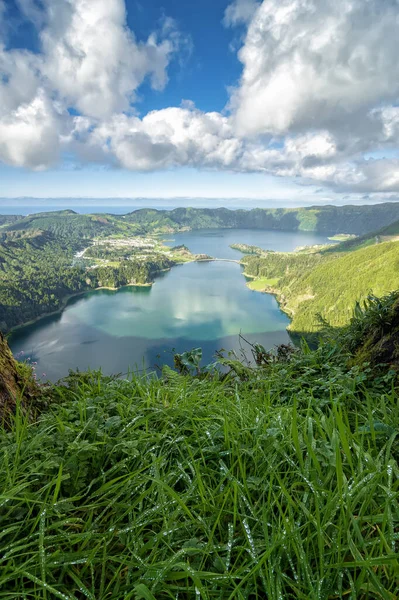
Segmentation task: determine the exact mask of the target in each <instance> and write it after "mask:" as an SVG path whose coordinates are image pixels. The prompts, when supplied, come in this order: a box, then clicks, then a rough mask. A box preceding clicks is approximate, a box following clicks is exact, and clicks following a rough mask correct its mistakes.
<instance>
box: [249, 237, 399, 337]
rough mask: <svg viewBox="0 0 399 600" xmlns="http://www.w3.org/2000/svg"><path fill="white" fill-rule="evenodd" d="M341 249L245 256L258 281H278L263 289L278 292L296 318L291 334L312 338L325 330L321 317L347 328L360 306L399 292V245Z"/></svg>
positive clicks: (358, 246) (293, 318)
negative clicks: (377, 297) (314, 334)
mask: <svg viewBox="0 0 399 600" xmlns="http://www.w3.org/2000/svg"><path fill="white" fill-rule="evenodd" d="M394 229H395V228H391V230H394ZM370 239H375V236H373V238H370ZM356 243H357V244H358V245H357V247H356V245H355V246H353V244H356ZM348 244H351V246H349V247H348ZM340 246H345V250H346V251H342V250H341V248H340ZM340 246H338V247H337V248H334V249H332V250H328V251H322V252H318V253H270V254H267V255H264V254H263V255H260V256H246V257H245V258H244V259H243V261H242V262H243V264H244V266H245V272H246V273H247V274H249V275H252V276H253V277H256V278H263V279H277V281H275V282H274V284H273V287H272V288H270V287H269V288H268V286H267V285H265V286H263V289H270V290H271V291H273V292H274V293H276V295H277V297H278V299H279V301H280V304H281V307H282V308H283V310H284V311H286V312H287V314H288V315H289V316H290V317H291V318H292V322H291V324H290V326H289V329H290V331H292V332H295V333H310V332H316V331H319V330H320V329H321V327H322V323H321V321H320V319H319V315H320V316H321V317H322V319H324V320H326V321H327V322H328V323H330V324H331V325H332V326H334V327H338V326H342V325H345V324H346V323H348V322H349V320H350V318H351V316H352V311H353V306H354V305H355V303H356V302H363V301H364V300H365V299H366V298H367V296H368V295H369V294H371V293H372V294H374V295H377V296H380V295H385V294H386V293H388V292H390V291H393V290H396V289H398V288H399V243H398V242H389V241H387V242H383V241H380V242H379V243H374V244H373V245H370V244H364V242H361V243H360V244H359V242H358V241H356V240H354V241H353V242H352V241H351V242H350V243H348V242H344V243H343V244H341V245H340ZM258 289H259V286H258Z"/></svg>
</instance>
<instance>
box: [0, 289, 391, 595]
mask: <svg viewBox="0 0 399 600" xmlns="http://www.w3.org/2000/svg"><path fill="white" fill-rule="evenodd" d="M389 303H390V304H391V308H392V306H393V304H392V302H391V300H390V299H386V300H383V301H382V303H381V307H380V308H381V309H382V313H384V311H385V308H386V307H387V306H388V304H389ZM370 310H371V311H372V312H373V315H372V314H371V312H370ZM377 312H378V309H377V308H376V306H373V307H372V308H369V309H368V310H367V311H366V312H365V313H364V312H363V311H362V314H361V315H358V317H357V318H358V319H363V321H364V323H365V322H366V321H369V322H375V321H376V320H377V321H378V319H377V316H376V313H377ZM381 318H382V320H383V321H384V322H385V320H386V319H385V317H384V316H382V317H381ZM352 325H353V324H352ZM349 337H350V333H349V331H347V332H346V334H345V344H344V346H341V345H340V341H339V338H337V337H336V338H335V339H334V340H333V341H330V342H326V343H324V344H322V345H320V347H319V348H318V349H317V350H314V351H312V350H310V349H309V348H308V347H307V346H306V345H303V346H302V348H301V349H300V350H297V351H294V352H293V351H287V350H286V349H285V350H282V351H281V353H280V355H279V354H278V353H277V354H276V355H274V356H271V355H270V353H268V357H267V360H263V361H261V362H262V367H261V368H257V369H251V368H249V367H248V366H246V365H242V367H243V369H244V371H243V372H242V374H240V373H238V372H237V370H236V369H232V371H231V372H230V374H229V375H228V376H219V375H218V374H217V372H216V371H215V370H214V369H213V370H211V371H210V372H209V374H208V375H206V374H205V376H204V374H203V373H200V374H199V375H196V376H195V377H192V376H191V375H188V374H187V375H182V374H178V373H176V372H175V371H172V370H171V369H169V368H165V369H164V374H163V378H162V379H156V378H155V377H152V376H150V375H146V376H142V377H139V376H132V377H131V378H129V379H127V380H120V379H117V378H109V377H102V376H101V374H100V373H71V375H70V377H68V378H67V379H66V380H65V381H64V382H63V384H62V385H60V386H59V387H55V388H54V389H53V397H54V403H53V405H52V407H51V409H50V410H49V411H48V412H47V413H43V415H42V417H41V419H40V420H39V422H38V423H37V424H29V423H28V420H27V419H26V418H24V416H23V415H22V414H21V413H20V411H19V410H17V413H16V415H15V419H14V422H13V427H12V430H11V431H1V430H0V520H1V523H2V531H1V536H0V590H1V592H0V596H1V595H2V596H4V598H19V597H21V598H22V597H26V598H34V599H35V600H41V599H46V598H47V599H50V598H63V599H64V600H65V598H68V599H71V600H72V599H73V600H77V599H81V598H89V599H92V600H95V599H97V598H113V599H115V600H122V599H123V600H125V599H131V600H133V599H134V600H136V599H139V598H150V599H151V598H152V599H153V598H156V600H167V599H170V598H176V597H178V598H181V599H183V600H184V599H186V600H195V599H197V598H202V599H203V600H213V599H218V600H219V599H220V600H228V599H230V600H233V599H235V598H237V599H242V600H244V599H248V600H252V598H253V599H255V598H259V599H260V598H262V599H263V598H265V599H267V600H280V599H281V598H284V599H288V600H294V599H295V600H296V599H298V598H299V599H301V600H318V599H321V598H323V599H324V598H325V599H327V598H331V599H332V598H337V599H338V598H339V599H345V598H357V599H358V600H373V599H374V600H380V599H381V598H382V599H384V600H385V599H386V600H392V599H393V598H395V594H396V593H397V589H398V585H399V559H398V536H397V529H398V523H399V509H398V506H399V504H398V498H399V470H398V460H399V443H398V439H397V432H398V426H399V404H398V398H397V394H396V392H395V391H394V385H395V377H396V376H395V374H394V373H392V372H389V371H388V372H385V373H384V372H381V373H379V374H378V375H377V374H376V373H373V372H371V371H370V369H369V368H368V367H367V366H366V367H360V366H352V367H351V366H350V364H348V362H349V361H350V358H351V357H350V352H349V350H348V347H347V343H348V339H349ZM257 350H258V351H259V348H258V349H257ZM182 357H183V360H185V361H186V362H187V369H190V370H191V369H193V370H194V372H197V371H198V364H199V360H200V352H199V350H198V349H196V350H195V351H192V352H191V353H190V352H189V353H187V354H186V355H184V356H183V355H182Z"/></svg>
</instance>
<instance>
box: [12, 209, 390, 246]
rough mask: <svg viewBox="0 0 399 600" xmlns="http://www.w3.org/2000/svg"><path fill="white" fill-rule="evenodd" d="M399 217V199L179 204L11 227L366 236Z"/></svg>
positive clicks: (33, 219) (37, 219)
mask: <svg viewBox="0 0 399 600" xmlns="http://www.w3.org/2000/svg"><path fill="white" fill-rule="evenodd" d="M398 219H399V203H398V202H387V203H385V204H374V205H364V206H350V205H347V206H313V207H306V208H270V209H260V208H256V209H252V210H229V209H227V208H215V209H211V208H176V209H174V210H169V211H168V210H164V211H162V210H155V209H150V208H145V209H140V210H135V211H133V212H131V213H128V214H126V215H100V214H98V215H80V214H77V213H75V212H74V211H71V210H66V211H58V212H50V213H40V214H37V215H30V216H28V217H25V218H24V219H20V220H18V221H17V222H16V223H14V224H11V225H10V226H9V228H11V229H41V230H49V231H51V232H53V233H55V234H56V235H57V234H61V235H72V236H73V237H75V236H76V238H80V239H82V238H83V239H85V238H86V239H90V238H92V237H99V236H106V235H108V234H109V232H110V231H111V229H112V235H115V234H116V233H118V232H119V233H120V234H122V235H125V234H130V235H132V234H140V235H144V234H148V233H170V232H176V231H185V230H191V229H213V228H244V229H270V230H281V231H314V232H319V233H326V234H356V235H364V234H366V233H369V232H372V231H375V230H377V229H380V228H382V227H386V226H387V225H390V224H391V223H393V222H394V221H397V220H398Z"/></svg>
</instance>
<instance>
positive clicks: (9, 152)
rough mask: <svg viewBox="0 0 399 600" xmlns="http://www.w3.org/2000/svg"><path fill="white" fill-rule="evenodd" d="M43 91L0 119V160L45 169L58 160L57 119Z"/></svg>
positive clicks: (58, 120)
mask: <svg viewBox="0 0 399 600" xmlns="http://www.w3.org/2000/svg"><path fill="white" fill-rule="evenodd" d="M59 116H60V115H59V114H57V112H56V110H55V107H54V105H53V104H52V103H51V102H50V101H49V100H48V98H47V96H46V94H45V93H44V91H43V90H40V89H39V90H38V92H37V95H36V96H35V97H34V98H33V99H32V100H31V101H28V102H24V103H22V104H20V105H19V106H18V108H16V109H15V110H13V111H10V112H9V113H8V114H7V115H5V116H4V117H2V118H1V119H0V160H1V161H3V162H5V163H7V164H10V165H14V166H18V167H28V168H31V169H37V170H40V169H45V168H47V167H48V166H50V165H51V164H53V163H54V162H56V161H57V159H58V152H59V134H60V118H59Z"/></svg>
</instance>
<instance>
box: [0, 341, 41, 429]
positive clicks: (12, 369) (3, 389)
mask: <svg viewBox="0 0 399 600" xmlns="http://www.w3.org/2000/svg"><path fill="white" fill-rule="evenodd" d="M39 396H40V393H39V388H38V386H37V384H36V383H35V381H34V379H33V377H32V378H29V377H28V378H26V377H23V376H22V375H21V374H20V373H19V370H18V366H17V362H16V361H15V359H14V357H13V355H12V353H11V350H10V348H9V346H8V344H7V341H6V339H5V338H4V336H3V335H2V333H0V421H7V420H8V417H9V416H10V414H12V413H14V412H15V407H16V403H17V401H18V400H20V401H21V407H22V409H23V410H24V411H26V410H28V409H30V408H31V407H32V408H33V407H34V406H36V404H37V401H38V398H39Z"/></svg>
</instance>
